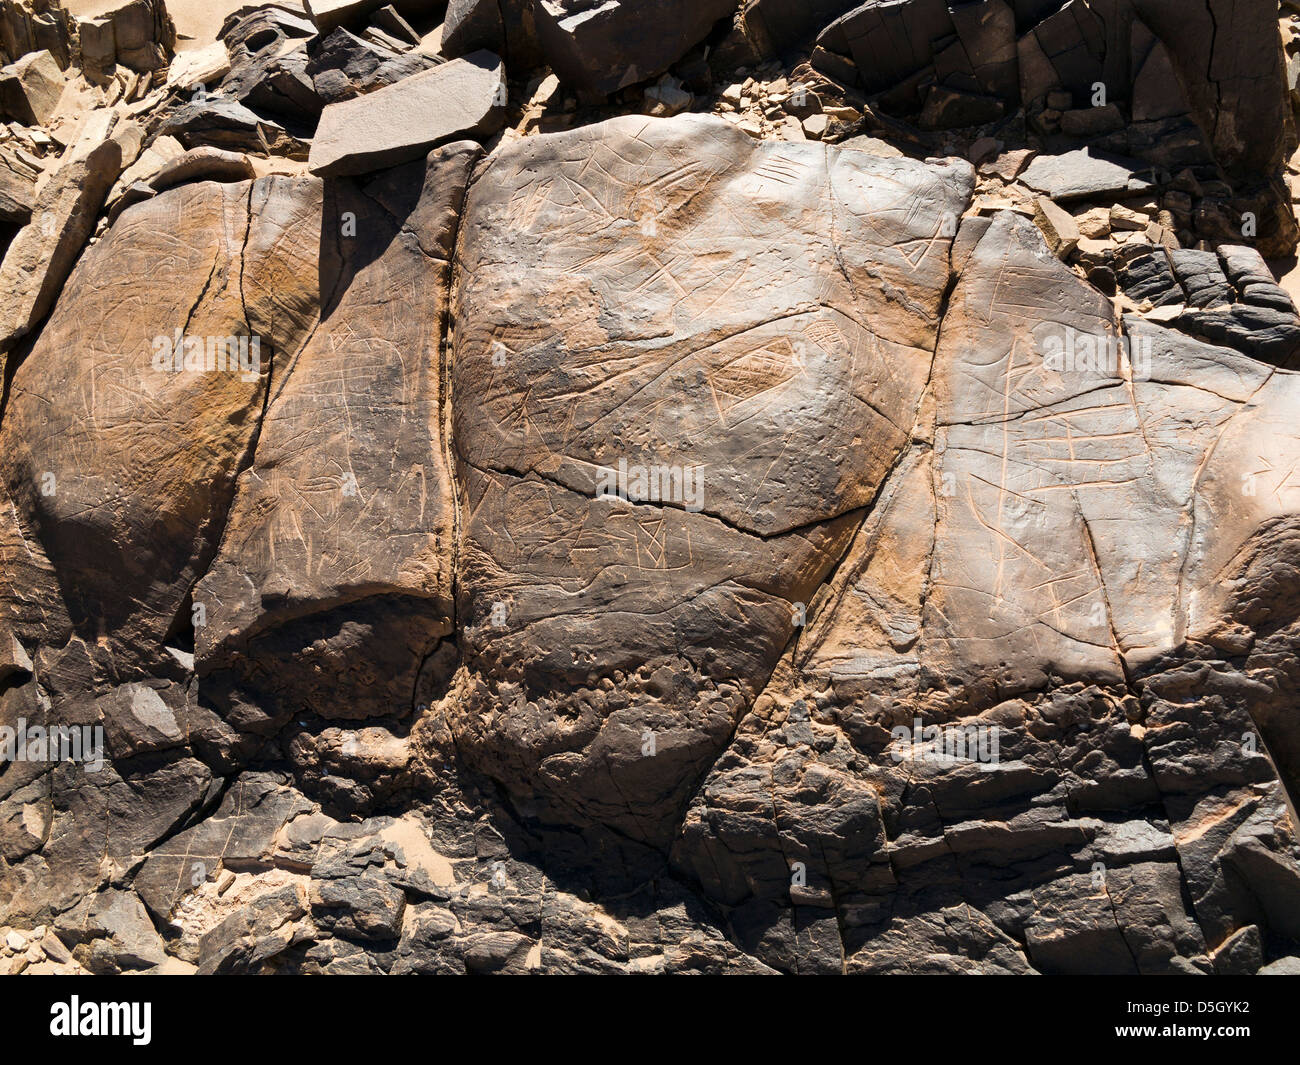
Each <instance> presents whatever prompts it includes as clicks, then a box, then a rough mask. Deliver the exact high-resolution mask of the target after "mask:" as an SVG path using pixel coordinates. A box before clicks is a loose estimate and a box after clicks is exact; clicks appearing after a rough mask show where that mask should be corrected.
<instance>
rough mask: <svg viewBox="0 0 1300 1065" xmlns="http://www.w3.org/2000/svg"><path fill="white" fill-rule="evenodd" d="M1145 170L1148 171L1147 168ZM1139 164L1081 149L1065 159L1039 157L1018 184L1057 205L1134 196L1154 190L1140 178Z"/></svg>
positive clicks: (1056, 156)
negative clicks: (1095, 198) (1102, 197)
mask: <svg viewBox="0 0 1300 1065" xmlns="http://www.w3.org/2000/svg"><path fill="white" fill-rule="evenodd" d="M1147 169H1148V170H1149V169H1150V168H1147ZM1141 170H1142V164H1141V163H1138V162H1135V161H1133V160H1130V159H1120V158H1117V157H1114V156H1108V155H1102V154H1100V153H1098V152H1094V151H1093V150H1092V149H1091V148H1080V149H1079V150H1078V151H1075V152H1066V153H1065V154H1064V155H1040V156H1038V158H1036V159H1035V160H1034V161H1033V162H1032V163H1030V164H1029V166H1028V167H1027V168H1026V169H1025V171H1024V173H1022V174H1021V175H1020V178H1019V180H1020V182H1021V183H1022V184H1024V185H1027V186H1029V188H1031V189H1033V190H1034V191H1035V192H1041V193H1042V194H1043V195H1044V196H1047V197H1048V198H1049V199H1052V200H1055V201H1056V202H1057V203H1071V202H1073V201H1075V200H1088V199H1093V198H1094V197H1101V196H1121V197H1122V196H1126V195H1131V196H1137V195H1141V194H1142V193H1144V192H1149V191H1151V189H1152V188H1153V186H1152V184H1151V182H1150V181H1148V180H1147V179H1146V178H1144V177H1142V176H1141Z"/></svg>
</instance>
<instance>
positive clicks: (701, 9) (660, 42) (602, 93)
mask: <svg viewBox="0 0 1300 1065" xmlns="http://www.w3.org/2000/svg"><path fill="white" fill-rule="evenodd" d="M735 8H736V4H735V2H734V0H669V2H668V3H660V4H655V5H646V4H638V3H629V2H628V0H536V3H535V5H534V17H535V18H536V22H537V39H538V42H539V43H540V45H541V48H542V51H543V53H544V54H545V57H546V60H547V62H548V63H549V64H550V66H551V69H552V70H554V71H555V73H556V74H558V75H559V77H560V80H561V81H562V82H563V83H564V84H565V85H568V86H570V87H571V88H573V89H574V90H575V91H576V92H577V93H578V94H579V95H580V96H582V97H583V98H584V99H586V100H590V101H592V102H596V101H599V100H603V99H604V98H605V97H606V96H608V95H609V94H610V93H612V92H616V91H617V90H619V89H622V88H625V87H626V86H628V85H635V84H637V83H638V82H641V81H647V80H649V79H650V78H653V77H656V76H657V75H659V74H662V73H663V72H664V71H665V70H667V69H668V67H669V66H671V65H672V64H673V63H675V62H676V61H677V60H678V59H680V58H681V57H682V56H684V55H685V54H686V53H687V51H689V50H690V48H691V47H692V46H694V45H695V44H697V43H699V41H701V40H702V39H703V38H704V37H705V35H706V34H708V32H709V31H710V30H711V29H712V28H713V27H714V25H715V24H716V23H717V22H718V20H719V19H722V18H725V17H727V16H729V15H731V14H732V13H733V12H734V11H735Z"/></svg>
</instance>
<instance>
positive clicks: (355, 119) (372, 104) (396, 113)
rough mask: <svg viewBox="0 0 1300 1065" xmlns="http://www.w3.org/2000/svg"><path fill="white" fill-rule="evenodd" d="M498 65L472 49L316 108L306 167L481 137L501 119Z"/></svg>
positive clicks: (341, 170) (385, 157)
mask: <svg viewBox="0 0 1300 1065" xmlns="http://www.w3.org/2000/svg"><path fill="white" fill-rule="evenodd" d="M504 88H505V67H504V65H503V64H502V62H501V60H500V59H499V58H498V57H497V56H495V55H493V54H492V53H491V52H475V53H474V54H473V55H469V56H466V57H465V58H464V59H456V60H452V61H451V62H450V63H445V64H443V65H442V66H438V67H434V68H433V69H432V70H428V71H425V72H423V73H420V74H415V75H412V76H411V77H409V78H404V79H403V80H402V81H399V82H397V83H396V84H394V85H389V86H387V87H385V88H382V89H377V90H376V91H374V92H372V93H368V94H366V95H365V96H359V97H356V98H355V99H351V100H341V101H339V102H338V103H333V104H330V105H329V106H328V107H326V108H325V110H324V111H323V112H322V113H321V120H320V125H319V126H318V127H317V129H316V137H315V139H314V140H313V141H312V147H311V155H310V156H309V158H308V167H309V168H310V169H311V171H312V173H314V174H319V175H321V176H323V177H324V176H329V177H338V176H342V175H350V174H364V173H368V172H370V171H374V170H382V169H384V168H385V167H390V166H397V165H398V164H400V163H406V162H410V161H411V160H413V159H418V158H419V157H420V156H422V155H424V154H425V153H426V152H428V151H429V149H430V148H432V147H434V146H435V145H437V144H441V143H444V142H446V141H449V140H453V139H456V138H460V137H483V136H486V135H488V134H490V133H494V132H496V130H498V129H500V128H501V124H502V122H503V121H504V104H505V93H504Z"/></svg>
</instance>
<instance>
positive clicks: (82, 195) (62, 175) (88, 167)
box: [0, 112, 140, 353]
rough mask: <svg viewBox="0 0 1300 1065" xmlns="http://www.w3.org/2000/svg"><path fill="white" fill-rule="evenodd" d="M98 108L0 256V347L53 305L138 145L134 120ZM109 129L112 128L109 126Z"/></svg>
mask: <svg viewBox="0 0 1300 1065" xmlns="http://www.w3.org/2000/svg"><path fill="white" fill-rule="evenodd" d="M114 117H115V116H113V115H112V113H111V112H98V113H97V114H96V115H95V116H94V118H93V119H92V121H91V122H90V123H88V126H87V128H86V129H85V130H84V131H83V134H82V139H81V140H80V141H79V142H78V143H77V144H76V145H74V146H73V147H72V148H70V149H69V150H68V153H67V155H65V157H64V159H63V161H62V163H61V164H60V166H59V168H58V170H56V171H55V172H54V173H53V174H52V175H51V176H50V178H49V179H48V181H47V182H46V184H45V185H44V186H43V187H42V188H41V190H40V192H39V193H38V195H37V197H36V201H35V203H34V204H33V205H32V220H31V222H30V223H29V224H28V225H26V226H24V227H23V229H22V230H21V231H20V232H19V233H18V235H17V236H16V237H15V238H14V241H13V243H12V244H11V245H10V246H9V250H8V251H7V252H6V253H5V257H4V262H3V264H0V353H7V352H8V351H10V350H12V348H13V346H14V345H15V344H16V343H17V342H18V341H19V340H21V339H22V338H23V337H24V336H26V335H27V334H28V333H29V332H30V331H31V330H32V328H33V327H34V326H36V325H37V324H38V323H39V322H40V321H41V319H43V318H44V317H45V315H46V313H47V312H48V311H49V309H50V307H51V306H52V305H53V303H54V300H55V298H56V297H57V296H58V294H59V290H60V288H61V287H62V285H63V282H64V281H65V280H66V278H67V276H68V274H69V272H70V271H71V270H72V266H73V264H74V263H75V262H76V260H77V256H78V255H79V254H80V253H81V249H82V248H83V246H84V245H85V243H86V240H87V238H88V237H89V236H90V234H91V233H92V232H93V230H94V226H95V217H96V214H97V213H98V211H99V208H100V207H101V206H102V205H103V202H104V197H105V196H106V195H107V193H108V190H109V188H110V187H111V186H112V184H113V182H114V181H116V180H117V177H118V175H119V174H120V173H121V172H122V169H123V168H124V167H125V166H127V165H129V164H130V163H131V162H132V161H133V160H134V158H135V154H134V153H135V152H138V151H139V147H140V145H139V138H140V131H139V128H138V127H137V126H135V125H134V124H133V123H122V124H120V125H119V126H116V127H114V126H113V125H112V122H113V119H114ZM110 130H111V132H110Z"/></svg>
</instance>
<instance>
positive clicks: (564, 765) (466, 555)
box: [452, 116, 973, 840]
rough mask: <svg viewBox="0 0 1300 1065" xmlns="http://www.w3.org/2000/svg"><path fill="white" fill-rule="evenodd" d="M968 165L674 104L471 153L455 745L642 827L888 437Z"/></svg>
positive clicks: (915, 367) (752, 665) (789, 619)
mask: <svg viewBox="0 0 1300 1065" xmlns="http://www.w3.org/2000/svg"><path fill="white" fill-rule="evenodd" d="M683 158H689V159H692V160H694V163H693V165H692V166H690V167H688V168H686V169H685V170H683V169H682V168H681V166H680V164H679V163H678V162H676V161H677V160H680V159H683ZM670 176H671V177H673V180H672V181H669V178H670ZM972 185H973V173H972V172H971V170H970V168H969V166H966V165H965V164H958V163H954V164H953V165H952V166H950V167H947V168H928V167H926V166H925V165H924V164H920V163H915V162H912V161H908V160H886V159H879V158H873V157H872V156H870V155H867V154H866V153H862V152H844V151H840V150H838V149H835V148H831V147H828V146H825V145H820V144H812V143H778V142H759V143H756V142H754V141H752V140H750V139H749V138H747V137H746V136H745V135H744V134H743V133H742V132H740V131H739V130H736V129H733V128H732V127H730V126H729V125H728V124H726V123H724V122H721V121H719V120H716V119H712V118H705V117H696V116H691V117H682V118H678V119H674V120H670V121H654V120H646V119H616V120H613V121H611V122H607V123H604V124H601V125H599V126H595V127H586V128H584V129H581V130H578V131H575V132H573V133H571V134H556V135H551V136H546V137H534V138H527V139H525V140H523V141H519V142H516V143H514V144H512V145H510V147H509V148H508V149H505V150H502V151H500V152H498V153H496V154H495V155H493V156H492V157H490V159H489V160H488V162H487V163H486V165H485V167H484V168H483V170H482V171H481V172H480V174H479V175H478V177H477V179H476V180H475V182H474V184H473V185H472V187H471V190H470V195H469V199H468V202H467V206H466V215H467V224H466V228H465V230H464V233H463V236H462V244H461V253H460V262H461V268H462V269H463V271H464V273H463V275H462V277H463V281H462V283H461V285H460V287H459V289H458V292H457V298H456V299H457V302H456V307H455V310H454V320H455V322H456V333H455V338H454V351H455V358H454V361H453V388H452V396H453V402H454V409H455V411H456V417H455V442H456V449H457V455H458V457H459V460H460V462H461V463H462V464H463V466H462V469H463V471H464V472H463V476H464V477H465V479H466V485H467V501H466V503H465V515H466V516H465V518H464V519H463V523H462V539H461V546H460V550H459V556H458V557H459V559H460V564H461V566H462V570H461V589H462V601H461V603H460V609H459V616H460V620H461V624H462V626H463V631H464V633H465V639H466V640H467V647H468V648H470V651H469V654H470V657H471V660H472V661H473V662H474V663H475V666H474V673H473V687H472V688H471V689H470V690H469V692H468V693H467V698H465V699H464V700H463V703H462V704H461V705H460V706H458V707H457V709H456V711H455V718H454V721H453V729H454V731H455V733H456V736H457V744H458V746H459V748H460V749H461V750H462V751H464V752H465V753H466V755H467V757H469V758H470V759H471V760H472V762H473V763H474V764H476V765H478V766H480V767H482V768H483V769H484V771H486V772H489V773H490V774H492V775H493V776H495V777H496V778H497V779H499V780H501V781H502V782H503V783H506V785H507V786H508V787H515V786H518V787H521V788H522V787H527V788H530V789H535V791H536V794H537V795H538V796H539V798H540V799H542V800H543V801H545V803H546V804H547V806H548V808H551V809H553V810H556V811H559V810H563V811H565V816H567V817H571V818H573V817H576V818H580V819H582V820H586V819H589V818H590V819H594V820H596V821H600V822H604V823H607V824H614V825H617V826H618V827H619V828H620V830H621V831H625V832H628V833H631V834H634V835H635V836H636V837H637V838H643V839H647V840H650V839H657V838H658V839H661V838H662V837H663V833H664V832H665V830H666V828H667V826H668V824H670V823H671V820H672V817H673V810H674V808H675V805H676V803H677V802H679V801H680V799H681V797H682V796H683V794H684V789H686V788H688V787H689V784H688V782H689V781H690V780H691V779H692V777H693V775H694V774H695V773H697V772H698V771H699V770H700V768H701V767H702V766H703V765H705V764H707V763H708V762H710V761H711V760H712V758H713V757H715V756H716V753H717V751H718V749H719V748H718V744H719V742H720V740H721V738H722V737H723V736H724V735H725V734H726V732H727V731H728V729H729V728H730V727H731V726H732V724H733V723H734V721H735V720H736V717H735V715H736V714H738V713H739V712H740V711H741V710H742V708H743V707H744V705H745V704H746V703H747V701H748V699H749V698H751V697H752V695H753V694H754V693H755V688H754V686H753V684H754V678H756V677H762V676H764V675H765V674H766V672H767V671H768V670H770V669H771V667H772V665H773V664H774V663H775V657H776V655H777V654H779V649H780V648H781V647H782V646H783V645H784V644H785V642H786V641H787V639H788V638H789V637H790V634H791V633H792V631H793V625H794V622H795V618H796V616H797V610H796V608H795V607H794V605H793V604H795V603H798V602H806V600H805V599H804V598H803V597H804V596H806V595H808V594H809V592H810V590H811V588H812V587H813V586H814V585H815V583H816V580H817V575H818V574H820V573H823V572H825V570H826V567H828V566H829V565H831V564H832V563H833V560H834V559H835V558H836V557H838V553H839V551H840V550H842V548H843V546H844V543H845V540H844V536H845V534H846V532H847V529H848V528H849V522H850V515H851V514H852V513H853V512H854V511H856V510H857V509H858V508H860V507H863V506H866V505H867V504H869V503H870V502H871V500H872V499H874V498H875V495H876V492H877V490H878V488H879V485H880V482H881V479H882V478H883V476H884V474H885V472H886V471H887V470H888V469H889V468H890V467H891V465H892V463H893V462H894V460H895V459H896V457H897V455H898V454H899V452H900V450H901V449H902V448H903V447H904V446H905V445H906V442H907V441H908V439H909V438H910V432H911V426H912V422H913V420H914V417H915V414H916V411H917V406H918V403H919V399H920V396H921V393H922V391H923V389H924V384H925V380H926V378H927V375H928V365H929V351H930V350H931V348H932V346H933V344H934V342H935V328H936V326H937V312H938V308H939V306H940V303H941V301H942V298H943V292H944V289H945V287H946V284H947V277H948V271H949V266H948V249H949V246H950V244H951V235H952V234H953V233H955V231H956V219H957V217H958V216H959V215H960V214H961V212H962V211H963V210H964V209H965V206H966V204H967V202H968V199H969V195H970V192H971V187H972ZM827 197H831V198H832V202H833V203H834V205H835V206H834V208H833V213H834V215H835V217H836V218H837V220H838V221H837V225H836V226H835V227H833V228H832V229H829V230H828V229H827V228H826V227H825V226H823V225H821V224H820V223H818V222H817V221H816V219H817V218H818V217H819V216H820V211H821V208H820V207H815V206H814V205H817V204H824V203H825V202H826V198H827ZM596 218H599V220H600V221H599V223H598V224H597V222H596ZM778 278H779V279H780V282H779V283H777V282H776V279H778ZM904 291H906V292H907V293H908V294H909V296H908V298H906V299H899V298H895V297H897V296H899V295H901V293H902V292H904ZM489 306H490V307H491V308H492V310H491V311H490V312H489V313H487V314H479V313H475V312H474V311H472V310H471V308H479V307H489ZM643 467H644V469H642V468H643ZM652 468H653V469H655V470H667V471H668V472H669V478H668V481H667V483H665V482H664V481H663V479H660V480H659V482H658V483H657V484H655V486H654V489H653V491H650V490H649V488H648V486H647V485H642V486H641V487H640V488H638V485H637V480H636V478H637V477H638V476H642V477H643V479H645V478H646V477H647V476H648V471H649V470H650V469H652ZM638 470H641V473H640V475H638V473H637V471H638ZM673 471H675V472H676V477H677V480H676V481H675V482H674V481H672V474H673ZM620 484H622V486H623V489H624V491H623V494H624V495H625V496H626V497H627V499H626V500H624V499H618V498H602V493H605V492H606V490H607V489H608V490H613V491H615V492H617V491H618V489H619V485H620ZM674 484H675V485H676V487H675V488H674V487H673V485H674ZM579 559H581V560H582V561H581V565H580V566H579V567H577V568H575V566H574V562H575V561H576V560H579ZM593 575H594V579H593ZM498 604H499V605H498ZM494 619H495V620H494ZM742 619H743V620H742ZM742 632H743V633H744V634H745V635H744V636H743V637H742V635H741V633H742ZM612 670H618V671H621V672H624V673H627V674H629V675H635V677H636V679H635V680H634V681H632V682H631V683H632V684H633V686H634V688H635V689H636V690H637V691H638V695H637V697H636V698H635V699H634V700H633V701H632V702H631V703H630V704H629V705H627V706H625V707H623V708H621V709H619V708H617V707H616V705H614V704H610V705H608V706H607V705H606V701H605V696H604V694H602V691H601V688H600V682H601V678H608V677H609V676H610V675H611V671H612ZM724 678H738V679H739V683H738V684H736V683H734V682H732V681H730V680H724ZM543 692H545V693H548V694H545V695H543ZM550 693H554V694H550ZM561 693H568V694H561ZM706 693H708V694H706ZM538 700H541V701H538ZM503 704H504V705H505V706H508V707H510V709H509V711H508V712H500V711H499V710H496V709H491V708H495V707H501V706H502V705H503ZM580 706H581V708H580ZM646 729H649V730H651V731H652V732H655V733H658V734H659V735H660V736H661V741H660V743H659V747H658V754H657V755H656V757H655V758H653V759H651V758H645V757H643V755H642V746H643V744H644V743H645V742H646V741H645V740H644V738H643V732H644V731H645V730H646ZM611 765H613V766H615V767H617V768H616V769H615V772H616V774H617V778H618V783H617V788H614V787H612V786H611V784H610V779H609V771H610V770H609V767H610V766H611ZM524 782H526V783H524Z"/></svg>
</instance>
